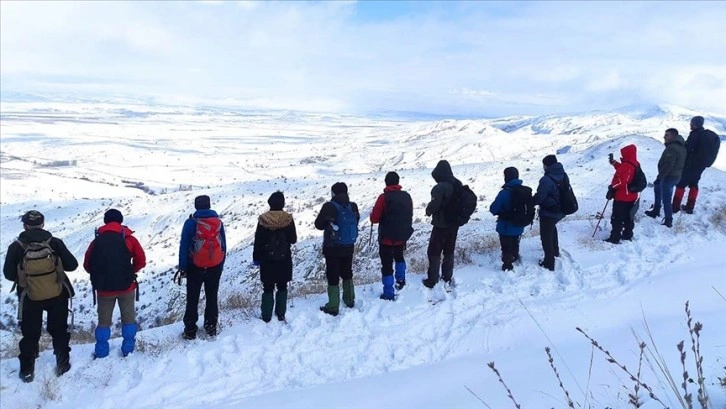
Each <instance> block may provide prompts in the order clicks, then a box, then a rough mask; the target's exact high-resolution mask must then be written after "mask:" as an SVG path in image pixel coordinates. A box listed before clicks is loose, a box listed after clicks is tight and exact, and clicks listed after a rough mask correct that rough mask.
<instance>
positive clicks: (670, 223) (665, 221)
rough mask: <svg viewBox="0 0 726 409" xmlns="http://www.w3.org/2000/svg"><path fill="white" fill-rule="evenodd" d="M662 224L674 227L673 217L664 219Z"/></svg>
mask: <svg viewBox="0 0 726 409" xmlns="http://www.w3.org/2000/svg"><path fill="white" fill-rule="evenodd" d="M661 225H662V226H665V227H673V219H664V220H663V223H662V224H661Z"/></svg>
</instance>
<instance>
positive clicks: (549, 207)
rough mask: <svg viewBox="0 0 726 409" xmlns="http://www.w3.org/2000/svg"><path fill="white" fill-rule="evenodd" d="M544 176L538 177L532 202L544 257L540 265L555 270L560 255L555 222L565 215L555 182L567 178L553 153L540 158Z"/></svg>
mask: <svg viewBox="0 0 726 409" xmlns="http://www.w3.org/2000/svg"><path fill="white" fill-rule="evenodd" d="M542 166H543V168H544V176H542V177H541V178H540V179H539V185H538V186H537V192H536V193H535V194H534V198H533V200H534V204H536V205H537V206H539V236H540V240H541V241H542V250H543V251H544V259H543V260H542V261H540V263H539V265H540V267H544V268H546V269H547V270H550V271H555V257H559V256H560V243H559V239H558V237H557V222H559V221H560V220H562V219H563V218H564V217H565V214H564V213H563V212H562V210H561V209H560V190H559V188H558V187H557V184H558V183H560V182H562V181H563V180H569V179H568V178H567V174H566V173H565V168H564V167H563V166H562V164H561V163H559V162H558V161H557V157H556V156H555V155H547V156H545V157H544V159H542Z"/></svg>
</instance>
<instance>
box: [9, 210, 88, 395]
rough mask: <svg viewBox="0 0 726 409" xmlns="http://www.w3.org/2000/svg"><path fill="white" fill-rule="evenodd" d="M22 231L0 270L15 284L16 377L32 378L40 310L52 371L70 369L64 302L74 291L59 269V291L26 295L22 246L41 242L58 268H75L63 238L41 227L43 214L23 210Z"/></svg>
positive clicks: (40, 323) (66, 310) (66, 302)
mask: <svg viewBox="0 0 726 409" xmlns="http://www.w3.org/2000/svg"><path fill="white" fill-rule="evenodd" d="M21 220H22V222H23V228H24V231H23V232H22V233H20V236H19V237H18V239H17V240H16V241H14V242H13V243H12V244H11V245H10V247H8V252H7V254H6V255H5V265H4V266H3V274H4V275H5V278H6V279H8V280H10V281H13V282H15V283H17V284H18V298H19V303H18V309H19V316H18V317H19V321H20V330H21V332H22V334H23V338H22V339H20V355H18V359H19V360H20V372H19V374H20V379H22V380H23V382H32V381H33V379H34V377H35V359H36V358H37V356H38V342H39V341H40V335H41V331H42V325H43V311H46V312H47V313H48V323H47V327H46V328H47V330H48V333H49V334H50V336H51V337H52V338H53V353H54V354H55V359H56V368H55V373H56V375H57V376H61V375H63V374H64V373H66V372H68V371H69V370H70V369H71V361H70V351H71V348H70V345H69V344H70V340H71V334H70V333H69V332H68V302H69V299H70V298H72V297H73V296H74V295H75V292H74V291H73V287H72V286H71V282H70V280H69V279H68V277H67V276H65V274H63V273H62V272H59V273H58V274H59V280H60V281H62V282H60V283H59V284H61V285H60V288H61V289H60V295H58V296H56V297H52V298H49V299H44V300H33V299H31V298H33V297H31V296H26V295H27V292H26V288H25V287H24V284H23V282H22V279H21V277H18V270H19V267H18V266H19V264H20V262H21V261H22V260H23V258H24V250H23V246H25V245H27V244H30V243H43V242H45V241H48V246H50V248H51V249H52V250H53V252H54V253H55V255H56V256H57V257H58V261H59V264H58V266H57V267H60V270H63V271H74V270H75V269H76V268H78V260H76V258H75V257H74V256H73V254H71V252H70V251H68V248H67V247H66V245H65V244H64V243H63V240H61V239H59V238H56V237H53V235H52V234H51V233H50V232H48V231H46V230H43V227H44V226H45V217H44V216H43V214H42V213H40V212H39V211H36V210H31V211H29V212H27V213H25V214H24V215H23V217H22V219H21ZM56 271H59V270H56Z"/></svg>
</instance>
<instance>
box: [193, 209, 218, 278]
mask: <svg viewBox="0 0 726 409" xmlns="http://www.w3.org/2000/svg"><path fill="white" fill-rule="evenodd" d="M194 221H195V222H196V223H197V227H196V231H195V233H194V239H193V241H192V249H191V258H192V263H194V265H195V266H197V267H201V268H209V267H214V266H218V265H219V264H220V263H222V261H223V260H224V251H222V235H221V230H222V220H221V219H220V218H219V217H205V218H194Z"/></svg>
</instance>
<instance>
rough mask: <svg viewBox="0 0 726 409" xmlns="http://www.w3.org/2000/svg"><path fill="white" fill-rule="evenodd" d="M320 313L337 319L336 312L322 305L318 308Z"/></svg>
mask: <svg viewBox="0 0 726 409" xmlns="http://www.w3.org/2000/svg"><path fill="white" fill-rule="evenodd" d="M320 311H322V312H324V313H326V314H328V315H332V316H333V317H337V316H338V310H334V309H328V307H327V306H325V305H323V306H322V307H320Z"/></svg>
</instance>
